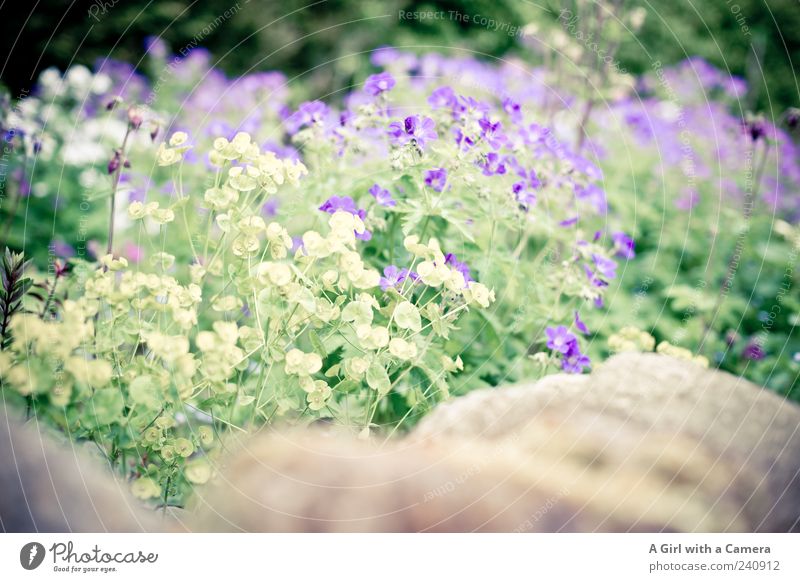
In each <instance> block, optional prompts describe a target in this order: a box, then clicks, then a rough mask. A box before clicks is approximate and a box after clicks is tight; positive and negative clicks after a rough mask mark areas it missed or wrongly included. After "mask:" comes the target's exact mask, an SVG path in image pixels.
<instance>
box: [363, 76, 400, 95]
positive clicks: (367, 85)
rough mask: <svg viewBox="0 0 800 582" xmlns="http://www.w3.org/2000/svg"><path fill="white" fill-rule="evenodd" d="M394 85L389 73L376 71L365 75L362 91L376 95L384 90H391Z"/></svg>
mask: <svg viewBox="0 0 800 582" xmlns="http://www.w3.org/2000/svg"><path fill="white" fill-rule="evenodd" d="M394 85H395V81H394V77H392V75H391V73H378V74H377V75H370V76H369V77H367V80H366V81H364V91H366V92H367V93H369V94H370V95H372V96H377V95H380V94H381V93H385V92H386V91H391V90H392V88H393V87H394Z"/></svg>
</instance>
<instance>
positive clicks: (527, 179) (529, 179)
mask: <svg viewBox="0 0 800 582" xmlns="http://www.w3.org/2000/svg"><path fill="white" fill-rule="evenodd" d="M518 173H519V175H520V176H522V177H523V178H524V179H523V180H520V181H519V182H516V183H514V185H513V186H511V191H512V192H513V193H514V198H515V199H516V200H517V202H519V203H520V204H521V205H522V206H524V207H525V208H526V209H528V208H530V207H531V206H533V205H534V204H536V190H538V189H539V188H540V187H541V185H542V182H541V181H540V180H539V177H538V176H537V175H536V171H535V170H528V171H526V170H519V172H518ZM562 226H564V225H562Z"/></svg>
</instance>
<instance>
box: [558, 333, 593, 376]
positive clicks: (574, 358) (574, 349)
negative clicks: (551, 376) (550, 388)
mask: <svg viewBox="0 0 800 582" xmlns="http://www.w3.org/2000/svg"><path fill="white" fill-rule="evenodd" d="M591 364H592V361H591V360H590V359H589V357H588V356H586V355H584V354H582V353H581V350H580V347H578V342H577V340H576V341H575V342H574V343H572V344H571V345H570V347H569V349H568V350H567V352H566V353H565V354H564V356H563V357H562V358H561V369H562V370H564V371H565V372H566V373H567V374H580V373H581V372H583V369H584V368H588V367H589V366H590V365H591Z"/></svg>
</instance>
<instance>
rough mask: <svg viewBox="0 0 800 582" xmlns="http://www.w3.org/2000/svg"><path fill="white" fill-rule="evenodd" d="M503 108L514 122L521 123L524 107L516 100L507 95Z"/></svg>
mask: <svg viewBox="0 0 800 582" xmlns="http://www.w3.org/2000/svg"><path fill="white" fill-rule="evenodd" d="M503 109H504V110H505V112H506V113H508V115H509V117H511V119H512V120H513V121H514V122H516V123H519V122H520V121H522V108H521V107H520V104H519V103H517V102H516V101H513V100H512V99H510V98H508V97H506V98H505V99H503Z"/></svg>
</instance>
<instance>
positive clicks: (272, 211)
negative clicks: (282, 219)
mask: <svg viewBox="0 0 800 582" xmlns="http://www.w3.org/2000/svg"><path fill="white" fill-rule="evenodd" d="M280 205H281V201H280V199H278V198H275V197H270V198H267V200H266V201H265V202H264V205H263V206H262V207H261V214H263V215H264V216H267V217H270V216H277V214H278V208H279V207H280Z"/></svg>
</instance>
